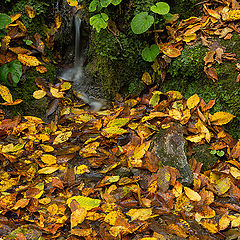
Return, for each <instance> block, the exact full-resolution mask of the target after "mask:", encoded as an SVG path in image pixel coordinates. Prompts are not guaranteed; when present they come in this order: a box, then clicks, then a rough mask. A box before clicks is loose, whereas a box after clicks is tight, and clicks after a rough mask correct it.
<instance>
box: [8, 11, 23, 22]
mask: <svg viewBox="0 0 240 240" xmlns="http://www.w3.org/2000/svg"><path fill="white" fill-rule="evenodd" d="M21 16H22V14H21V13H17V14H14V15H11V16H10V18H11V21H12V22H14V21H16V20H17V19H19V18H20V17H21Z"/></svg>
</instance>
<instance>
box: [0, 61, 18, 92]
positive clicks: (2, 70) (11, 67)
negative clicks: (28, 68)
mask: <svg viewBox="0 0 240 240" xmlns="http://www.w3.org/2000/svg"><path fill="white" fill-rule="evenodd" d="M21 76H22V64H21V63H20V62H19V61H18V60H14V61H12V62H10V63H8V64H4V65H2V66H1V67H0V79H1V80H3V81H4V82H6V83H7V84H8V85H10V86H11V84H10V83H9V81H8V79H9V77H10V78H11V80H12V86H13V87H16V86H17V83H18V82H19V81H20V78H21Z"/></svg>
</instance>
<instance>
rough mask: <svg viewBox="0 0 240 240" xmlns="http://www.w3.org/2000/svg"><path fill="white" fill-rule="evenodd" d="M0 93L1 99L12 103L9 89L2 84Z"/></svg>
mask: <svg viewBox="0 0 240 240" xmlns="http://www.w3.org/2000/svg"><path fill="white" fill-rule="evenodd" d="M0 95H1V96H2V98H3V100H5V101H6V102H8V103H13V98H12V94H11V93H10V91H9V89H8V88H7V87H5V86H3V85H0Z"/></svg>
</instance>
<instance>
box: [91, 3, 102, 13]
mask: <svg viewBox="0 0 240 240" xmlns="http://www.w3.org/2000/svg"><path fill="white" fill-rule="evenodd" d="M101 9H102V6H101V4H100V2H99V0H93V1H91V3H90V5H89V12H95V11H96V10H97V11H100V10H101Z"/></svg>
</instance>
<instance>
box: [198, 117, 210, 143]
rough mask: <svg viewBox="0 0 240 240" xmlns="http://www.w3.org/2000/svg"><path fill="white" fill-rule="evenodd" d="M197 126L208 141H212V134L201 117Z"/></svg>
mask: <svg viewBox="0 0 240 240" xmlns="http://www.w3.org/2000/svg"><path fill="white" fill-rule="evenodd" d="M195 127H196V128H197V129H198V131H199V132H200V133H201V134H203V135H204V137H205V139H206V140H207V142H210V140H211V134H210V132H209V130H208V129H207V127H205V126H204V124H203V123H202V121H201V120H200V119H198V122H197V123H196V124H195Z"/></svg>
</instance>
